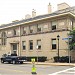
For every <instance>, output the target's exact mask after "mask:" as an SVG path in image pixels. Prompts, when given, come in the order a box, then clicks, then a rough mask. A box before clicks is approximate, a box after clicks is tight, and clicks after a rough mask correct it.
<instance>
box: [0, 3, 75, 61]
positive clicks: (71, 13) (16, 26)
mask: <svg viewBox="0 0 75 75" xmlns="http://www.w3.org/2000/svg"><path fill="white" fill-rule="evenodd" d="M64 6H65V7H64ZM62 7H63V8H62ZM74 27H75V7H70V6H69V5H68V4H66V3H61V4H58V10H57V11H55V12H52V10H51V5H50V3H49V5H48V14H45V15H40V16H36V12H35V11H33V12H32V17H30V18H29V17H28V18H26V19H23V20H20V21H16V22H12V23H9V24H5V25H2V26H0V57H1V55H2V54H4V53H17V55H19V56H47V59H48V60H50V61H51V62H52V61H53V57H54V56H57V55H58V40H57V35H59V36H60V37H59V56H68V44H67V42H68V40H62V39H63V38H67V37H68V33H69V31H70V30H72V29H73V28H74ZM71 55H72V57H73V58H74V52H71Z"/></svg>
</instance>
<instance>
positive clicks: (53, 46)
mask: <svg viewBox="0 0 75 75" xmlns="http://www.w3.org/2000/svg"><path fill="white" fill-rule="evenodd" d="M53 49H56V39H52V50H53Z"/></svg>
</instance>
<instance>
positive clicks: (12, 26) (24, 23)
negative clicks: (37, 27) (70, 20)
mask: <svg viewBox="0 0 75 75" xmlns="http://www.w3.org/2000/svg"><path fill="white" fill-rule="evenodd" d="M68 14H69V15H71V16H73V17H75V15H74V14H73V13H71V12H68V13H63V14H62V13H61V14H58V15H54V16H49V17H45V18H41V19H37V20H33V21H28V22H23V23H19V24H15V25H13V26H12V25H10V26H7V27H3V28H0V29H5V28H9V27H15V26H20V25H22V24H26V23H32V22H37V21H40V20H45V19H49V18H55V17H59V16H64V15H68Z"/></svg>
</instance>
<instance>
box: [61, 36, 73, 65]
mask: <svg viewBox="0 0 75 75" xmlns="http://www.w3.org/2000/svg"><path fill="white" fill-rule="evenodd" d="M71 38H72V36H68V38H62V40H68V57H69V64H70V61H71V56H70V48H69V39H71Z"/></svg>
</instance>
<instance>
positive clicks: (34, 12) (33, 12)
mask: <svg viewBox="0 0 75 75" xmlns="http://www.w3.org/2000/svg"><path fill="white" fill-rule="evenodd" d="M35 16H36V11H35V10H34V9H33V10H32V17H35Z"/></svg>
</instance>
